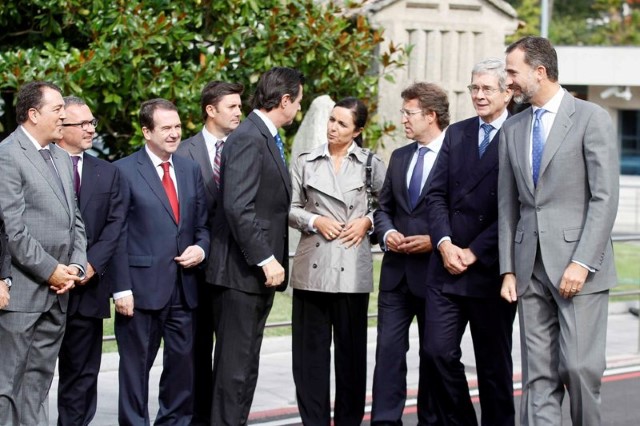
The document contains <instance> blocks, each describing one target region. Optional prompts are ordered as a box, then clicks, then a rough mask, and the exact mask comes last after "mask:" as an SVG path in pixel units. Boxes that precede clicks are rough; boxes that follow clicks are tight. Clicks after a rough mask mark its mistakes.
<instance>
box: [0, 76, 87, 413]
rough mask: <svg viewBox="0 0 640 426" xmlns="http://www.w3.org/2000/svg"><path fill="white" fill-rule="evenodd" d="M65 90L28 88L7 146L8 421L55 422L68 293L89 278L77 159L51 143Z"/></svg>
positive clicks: (2, 365) (2, 201)
mask: <svg viewBox="0 0 640 426" xmlns="http://www.w3.org/2000/svg"><path fill="white" fill-rule="evenodd" d="M65 117H66V115H65V109H64V100H63V99H62V94H61V92H60V89H59V88H58V87H57V86H55V85H53V84H51V83H47V82H32V83H27V84H25V85H24V86H23V87H21V88H20V91H19V92H18V100H17V103H16V118H17V121H18V123H19V124H20V126H19V127H18V128H17V129H16V130H15V131H14V132H13V133H12V134H11V135H9V137H8V138H7V139H5V140H4V141H3V142H2V143H0V170H2V178H1V179H0V211H1V212H2V216H3V217H4V225H5V230H6V233H7V237H8V240H9V253H10V254H11V262H12V263H11V265H12V271H11V273H12V276H11V278H12V281H13V285H12V286H11V299H10V300H9V304H8V305H7V306H6V307H5V308H4V309H2V310H0V348H2V354H3V355H2V362H0V424H2V425H15V424H23V425H46V424H48V422H49V420H48V395H49V387H50V386H51V381H52V380H53V373H54V369H55V365H56V358H57V357H58V351H59V349H60V344H61V343H62V336H63V334H64V325H65V322H66V310H67V304H68V300H69V296H68V291H69V290H71V289H72V288H73V287H74V286H75V285H76V284H77V283H80V281H81V280H82V279H83V278H84V272H85V269H84V268H85V265H86V263H87V257H86V252H85V249H86V245H87V240H86V237H85V232H84V224H83V222H82V219H81V217H80V210H79V208H78V206H77V205H76V200H75V194H74V193H73V179H72V168H71V160H69V156H68V155H67V153H65V152H64V151H63V150H61V149H60V148H58V147H57V146H55V145H54V144H51V142H52V141H54V140H58V139H60V138H61V137H62V123H63V120H64V119H65Z"/></svg>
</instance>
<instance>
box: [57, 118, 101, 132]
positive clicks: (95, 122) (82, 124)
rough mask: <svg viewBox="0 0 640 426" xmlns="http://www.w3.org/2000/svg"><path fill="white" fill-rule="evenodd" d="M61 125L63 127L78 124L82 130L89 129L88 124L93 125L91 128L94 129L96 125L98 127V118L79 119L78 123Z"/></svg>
mask: <svg viewBox="0 0 640 426" xmlns="http://www.w3.org/2000/svg"><path fill="white" fill-rule="evenodd" d="M62 126H63V127H71V126H74V127H75V126H79V127H81V128H82V130H89V126H93V128H94V129H95V128H96V127H98V119H97V118H94V119H93V120H86V121H81V122H80V123H63V124H62Z"/></svg>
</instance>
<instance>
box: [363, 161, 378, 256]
mask: <svg viewBox="0 0 640 426" xmlns="http://www.w3.org/2000/svg"><path fill="white" fill-rule="evenodd" d="M372 160H373V153H372V152H371V151H369V155H368V156H367V165H366V166H365V186H366V190H367V213H370V212H372V211H374V210H375V209H376V207H377V206H376V204H377V203H376V198H375V197H374V196H373V188H372V187H371V170H372V168H373V167H372V166H371V162H372ZM369 242H370V243H371V245H377V244H378V236H377V235H376V233H375V232H371V233H370V234H369Z"/></svg>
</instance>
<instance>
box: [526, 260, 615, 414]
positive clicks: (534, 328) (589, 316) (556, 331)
mask: <svg viewBox="0 0 640 426" xmlns="http://www.w3.org/2000/svg"><path fill="white" fill-rule="evenodd" d="M587 285H588V284H587ZM608 307H609V291H608V290H606V291H602V292H599V293H592V294H579V295H578V296H575V297H573V298H570V299H564V298H563V297H561V296H560V294H559V293H558V290H557V289H556V288H554V286H553V284H552V283H551V281H550V280H549V278H548V276H547V274H546V273H545V271H544V268H543V266H542V262H540V259H539V258H538V259H536V263H535V266H534V271H533V276H532V277H531V281H530V283H529V286H528V288H527V289H526V291H525V292H524V294H523V295H522V296H520V297H519V299H518V313H519V320H520V339H521V346H522V383H523V385H522V401H521V407H520V423H521V424H522V425H524V426H526V425H530V426H534V425H535V426H539V425H545V426H546V425H549V426H557V425H559V424H562V400H563V398H564V395H565V388H566V389H567V392H568V394H569V403H570V404H569V405H570V411H571V420H572V423H573V424H574V425H582V426H600V424H601V416H600V406H601V401H600V386H601V382H602V375H603V374H604V370H605V367H606V365H605V364H606V358H605V346H606V340H607V339H606V337H607V336H606V334H607V313H608Z"/></svg>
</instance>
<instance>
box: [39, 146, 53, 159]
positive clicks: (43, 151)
mask: <svg viewBox="0 0 640 426" xmlns="http://www.w3.org/2000/svg"><path fill="white" fill-rule="evenodd" d="M40 155H42V157H43V158H44V159H45V160H51V152H49V150H48V149H45V148H42V149H41V150H40Z"/></svg>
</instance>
